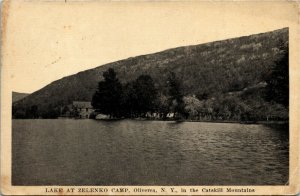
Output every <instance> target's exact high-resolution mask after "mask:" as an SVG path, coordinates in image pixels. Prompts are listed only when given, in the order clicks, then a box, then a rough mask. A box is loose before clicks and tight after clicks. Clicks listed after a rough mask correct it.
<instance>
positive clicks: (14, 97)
mask: <svg viewBox="0 0 300 196" xmlns="http://www.w3.org/2000/svg"><path fill="white" fill-rule="evenodd" d="M28 95H29V94H28V93H19V92H12V102H13V103H14V102H16V101H19V100H21V99H23V98H24V97H26V96H28Z"/></svg>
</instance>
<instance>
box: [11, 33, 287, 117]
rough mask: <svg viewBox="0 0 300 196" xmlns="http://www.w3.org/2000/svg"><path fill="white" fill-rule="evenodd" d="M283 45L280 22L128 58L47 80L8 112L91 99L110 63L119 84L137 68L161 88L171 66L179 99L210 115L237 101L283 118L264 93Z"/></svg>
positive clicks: (55, 107)
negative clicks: (267, 27) (234, 35)
mask: <svg viewBox="0 0 300 196" xmlns="http://www.w3.org/2000/svg"><path fill="white" fill-rule="evenodd" d="M287 47H288V29H287V28H285V29H280V30H276V31H272V32H267V33H261V34H257V35H251V36H245V37H240V38H234V39H228V40H223V41H216V42H211V43H206V44H200V45H194V46H185V47H179V48H174V49H169V50H165V51H162V52H158V53H154V54H148V55H142V56H137V57H132V58H128V59H125V60H121V61H117V62H113V63H109V64H106V65H102V66H99V67H96V68H94V69H90V70H86V71H83V72H80V73H78V74H75V75H71V76H68V77H64V78H62V79H60V80H57V81H54V82H52V83H51V84H49V85H47V86H46V87H44V88H42V89H40V90H38V91H36V92H34V93H33V94H31V95H29V96H27V97H25V98H24V99H22V100H20V101H18V102H16V103H14V104H13V116H14V117H24V116H26V110H27V111H28V110H30V109H32V107H33V106H34V107H33V108H34V110H37V113H38V114H37V116H43V115H42V114H45V113H47V112H49V111H53V110H54V111H60V108H62V107H64V106H66V105H68V104H71V103H72V101H75V100H80V101H91V100H92V96H93V94H94V92H95V91H96V89H97V85H98V82H99V81H100V80H103V77H102V74H103V72H104V71H106V70H107V69H108V68H113V69H114V70H115V72H116V73H117V77H118V78H119V79H120V81H121V83H124V84H125V83H127V82H130V81H133V80H135V79H137V78H138V77H139V76H140V75H142V74H143V75H149V76H151V77H152V78H153V80H154V82H155V86H156V88H157V89H158V91H160V92H161V93H162V94H164V93H165V92H166V91H167V90H166V88H167V78H168V75H169V73H170V72H173V73H175V74H176V76H177V77H178V78H179V80H180V83H181V86H182V89H183V94H184V96H185V99H188V98H189V99H192V97H194V98H197V100H200V101H202V102H201V104H204V105H206V106H207V105H209V104H211V105H210V106H209V107H210V108H211V107H212V110H214V112H215V113H216V118H218V115H217V113H222V112H223V113H224V111H225V110H229V109H228V108H229V107H231V106H230V105H235V107H236V106H237V105H243V106H241V107H243V108H244V109H243V110H245V108H248V109H246V110H247V111H249V112H250V113H251V112H252V113H256V114H259V113H261V116H268V118H269V116H273V118H278V119H287V118H288V109H287V107H286V106H284V105H282V104H280V103H276V102H272V100H268V99H265V94H266V90H265V89H266V86H267V83H266V82H267V80H268V77H269V75H270V73H271V72H272V70H273V69H274V66H275V65H276V62H277V61H279V60H280V58H282V56H283V53H284V51H288V48H287ZM203 100H204V102H203ZM216 100H217V101H216ZM228 100H229V101H228ZM186 101H187V102H188V101H189V100H186ZM226 102H227V103H226ZM204 105H203V106H202V108H204ZM199 107H200V106H199ZM207 107H208V106H207ZM217 107H218V108H217ZM232 107H233V106H232ZM234 110H235V109H232V111H230V115H229V114H228V115H229V116H228V119H235V118H237V119H240V118H241V115H239V117H234V114H233V113H234V112H233V111H234ZM266 112H267V114H266ZM247 115H252V114H247ZM44 116H47V115H44ZM54 116H55V115H54ZM223 116H224V115H223ZM223 118H224V117H223Z"/></svg>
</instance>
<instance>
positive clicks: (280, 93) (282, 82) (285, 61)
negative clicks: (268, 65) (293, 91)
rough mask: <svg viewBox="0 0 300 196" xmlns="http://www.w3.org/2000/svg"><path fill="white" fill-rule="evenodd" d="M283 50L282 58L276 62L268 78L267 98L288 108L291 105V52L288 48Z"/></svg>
mask: <svg viewBox="0 0 300 196" xmlns="http://www.w3.org/2000/svg"><path fill="white" fill-rule="evenodd" d="M281 48H282V49H283V55H282V58H280V59H279V60H278V61H276V62H275V66H274V68H273V70H272V71H271V74H270V75H269V77H268V78H267V80H266V82H267V92H266V98H267V100H268V101H275V102H277V103H279V104H282V105H284V106H286V107H288V105H289V51H288V47H287V48H284V46H282V47H281Z"/></svg>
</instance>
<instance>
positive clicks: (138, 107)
mask: <svg viewBox="0 0 300 196" xmlns="http://www.w3.org/2000/svg"><path fill="white" fill-rule="evenodd" d="M122 97H123V98H122V111H123V114H124V116H130V117H137V116H145V115H146V113H147V112H154V111H155V104H156V98H157V90H156V88H155V85H154V81H153V79H152V78H151V77H150V76H149V75H141V76H139V77H138V78H137V79H136V80H135V81H133V82H129V83H127V84H126V85H125V86H124V88H123V96H122Z"/></svg>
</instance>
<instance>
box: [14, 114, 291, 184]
mask: <svg viewBox="0 0 300 196" xmlns="http://www.w3.org/2000/svg"><path fill="white" fill-rule="evenodd" d="M12 127H13V129H12V131H13V144H12V147H13V154H12V155H13V160H12V161H13V167H12V183H13V185H284V184H286V183H287V182H288V172H289V170H288V163H289V159H288V152H289V149H288V146H289V142H288V141H289V138H288V130H285V129H283V128H280V129H277V128H276V127H275V128H274V127H267V126H264V125H241V124H229V123H228V124H225V123H224V124H223V123H201V122H183V123H175V122H163V121H133V120H122V121H113V122H107V121H106V122H105V121H95V120H72V119H67V120H63V119H57V120H13V126H12Z"/></svg>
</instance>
